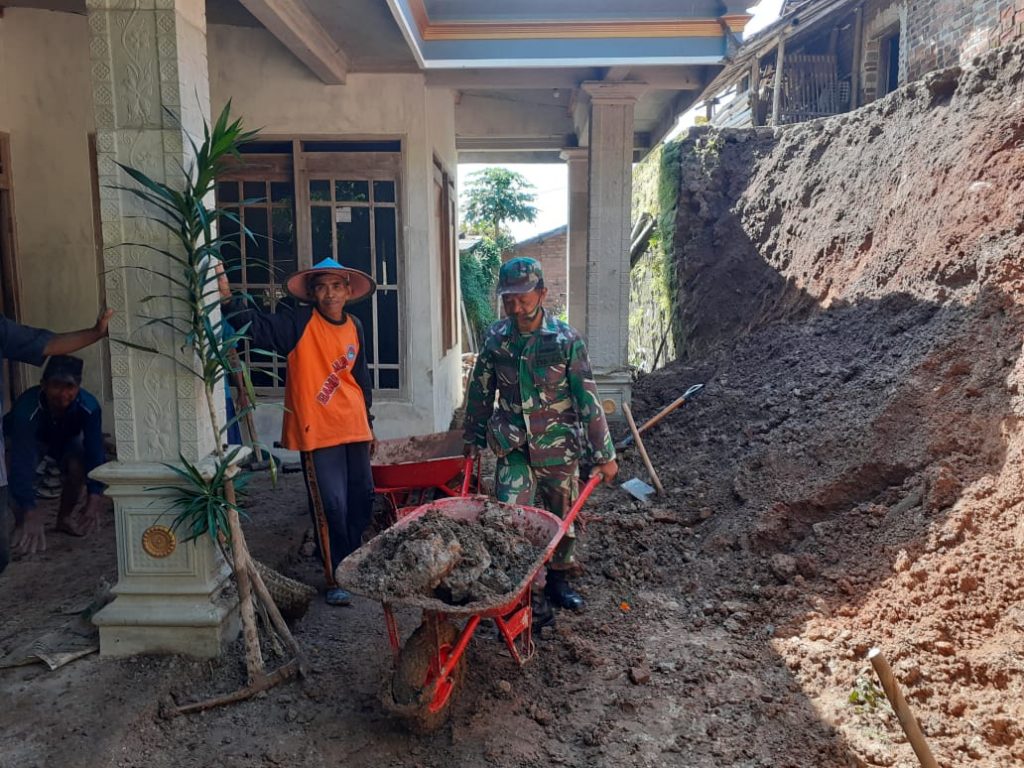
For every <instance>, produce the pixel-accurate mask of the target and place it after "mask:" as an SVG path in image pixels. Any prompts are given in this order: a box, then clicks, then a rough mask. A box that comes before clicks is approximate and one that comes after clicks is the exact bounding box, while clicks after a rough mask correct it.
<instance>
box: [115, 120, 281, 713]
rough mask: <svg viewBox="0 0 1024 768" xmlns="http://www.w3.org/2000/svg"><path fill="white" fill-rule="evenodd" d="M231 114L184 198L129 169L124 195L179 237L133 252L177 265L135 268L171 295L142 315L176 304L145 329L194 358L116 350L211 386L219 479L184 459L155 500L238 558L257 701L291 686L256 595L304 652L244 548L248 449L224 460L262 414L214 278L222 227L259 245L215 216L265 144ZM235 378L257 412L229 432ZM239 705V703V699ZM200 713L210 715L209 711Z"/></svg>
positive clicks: (200, 150)
mask: <svg viewBox="0 0 1024 768" xmlns="http://www.w3.org/2000/svg"><path fill="white" fill-rule="evenodd" d="M230 110H231V105H230V102H229V103H228V105H227V106H225V107H224V109H223V111H222V112H221V113H220V115H219V116H218V118H217V120H216V121H215V123H214V124H213V126H212V128H211V127H210V126H209V125H207V124H206V123H205V122H204V125H203V140H202V142H201V143H200V144H196V142H195V141H194V140H193V139H192V138H191V137H189V142H190V145H191V148H192V153H193V158H194V159H193V162H192V163H191V165H190V167H189V168H188V169H186V168H182V178H181V186H180V188H175V187H173V186H171V185H170V184H165V183H162V182H159V181H155V180H154V179H152V178H150V177H149V176H147V175H146V174H145V173H143V172H142V171H140V170H138V169H135V168H132V167H130V166H126V165H121V166H120V167H121V168H122V170H124V172H125V173H126V174H127V175H128V176H129V177H130V178H131V179H132V180H133V181H134V182H135V183H136V186H120V187H118V189H121V190H123V191H124V192H126V193H128V194H131V195H133V196H135V197H137V198H138V199H140V200H142V201H143V202H144V203H145V204H146V206H147V211H149V212H148V213H147V214H146V215H145V216H144V217H143V218H145V219H147V220H149V221H151V222H152V223H154V224H156V225H158V226H159V227H161V228H163V229H165V230H166V231H168V232H169V233H170V235H171V237H170V240H171V243H172V244H171V245H170V246H168V247H164V246H163V244H161V245H154V244H153V243H126V244H125V245H130V246H135V247H140V248H145V249H148V250H151V251H153V252H156V253H158V254H160V255H161V256H163V257H165V258H166V259H167V263H168V265H169V266H168V269H167V271H163V270H159V269H151V268H148V267H138V266H137V267H131V268H135V269H145V270H146V271H148V272H151V273H152V274H153V275H155V276H157V277H160V278H162V279H163V280H165V281H166V282H167V284H168V285H169V290H168V292H166V293H159V294H153V295H149V296H145V297H143V298H142V300H141V303H142V304H143V306H147V307H154V306H160V305H161V304H164V305H166V302H169V303H170V305H171V306H172V307H173V308H175V309H176V310H177V311H174V312H171V313H170V314H162V315H144V316H143V317H144V320H145V322H144V323H143V326H142V327H143V328H145V327H149V326H157V327H161V328H165V329H168V330H170V331H171V332H173V334H174V336H175V338H176V339H178V340H179V342H180V343H179V351H180V352H181V353H185V354H175V353H174V352H173V351H166V350H160V349H156V348H155V347H152V346H145V345H141V344H137V343H135V342H133V341H131V340H128V339H118V340H117V341H119V342H120V343H122V344H126V345H128V346H131V347H133V348H135V349H140V350H144V351H147V352H151V353H153V354H157V355H160V356H161V357H164V358H166V359H169V360H172V361H173V362H174V363H175V364H176V365H178V366H181V367H183V368H184V369H185V370H187V371H188V372H189V373H190V374H192V375H193V376H195V377H196V378H198V379H199V380H200V381H202V384H203V391H204V395H205V397H204V399H205V401H206V406H207V410H208V412H209V419H210V422H209V424H210V430H211V433H212V434H211V437H212V438H213V445H214V456H213V468H212V471H204V466H203V465H205V462H201V463H200V464H194V463H192V462H190V461H188V460H187V459H186V458H185V457H184V456H179V459H180V464H181V466H175V465H168V466H170V468H171V469H172V470H173V471H174V472H175V473H176V474H177V475H178V476H179V477H180V478H181V479H182V480H183V481H184V482H183V483H182V484H180V485H173V486H163V487H161V488H157V489H154V490H162V491H170V492H173V493H174V494H175V498H174V500H173V502H172V508H173V509H174V510H175V511H176V513H177V514H176V517H175V519H174V523H173V525H174V526H175V528H182V527H184V528H186V529H187V530H188V533H189V535H188V538H190V539H194V538H196V537H199V536H202V535H204V534H205V535H209V536H210V537H211V538H212V539H213V540H214V541H215V542H216V543H217V545H218V546H220V547H221V548H223V549H225V550H227V549H228V548H229V549H230V554H229V553H228V552H227V551H226V552H225V554H226V555H228V554H229V556H228V560H229V562H230V563H231V565H232V571H233V574H234V577H235V581H236V583H237V585H238V596H239V609H240V613H241V618H242V626H243V632H244V636H245V642H246V667H247V671H248V673H249V685H248V688H247V689H246V690H245V693H247V694H248V695H252V694H253V693H256V692H257V691H259V690H263V689H265V688H266V687H268V686H269V685H272V684H273V683H275V682H277V681H278V680H279V679H284V677H285V676H281V675H278V673H275V674H274V675H266V674H265V673H264V668H263V656H262V652H261V650H260V643H259V635H258V631H257V627H256V618H255V611H254V606H253V599H252V592H253V590H255V592H256V596H257V598H258V599H259V602H260V603H261V604H262V605H263V607H264V608H265V609H266V611H267V613H268V614H269V618H270V620H271V622H272V624H273V627H274V629H275V630H276V631H277V632H278V633H279V634H280V635H281V636H282V637H283V638H284V639H285V640H286V642H288V644H289V646H290V647H291V648H292V650H293V651H294V652H295V654H296V656H298V655H299V651H298V645H297V644H296V643H295V640H294V638H293V637H292V635H291V633H290V632H289V630H288V627H287V625H286V624H285V623H284V620H283V619H282V618H281V615H280V612H279V611H278V610H277V607H276V606H275V605H274V602H273V599H272V598H271V597H270V594H269V592H268V591H267V589H266V585H265V584H264V583H263V580H262V578H261V577H260V575H259V573H257V572H256V569H255V566H254V565H253V561H252V558H251V556H250V555H249V550H248V547H247V546H246V543H245V536H244V534H243V532H242V528H241V523H240V519H239V518H240V515H241V510H240V509H239V506H238V501H237V496H236V493H237V491H239V490H240V489H241V488H242V487H243V485H244V482H245V480H244V478H236V477H235V472H236V469H235V462H236V459H237V458H238V454H239V451H240V450H241V449H240V448H233V449H231V450H225V448H224V446H223V436H224V434H225V433H226V431H227V429H228V428H229V427H230V426H231V424H233V423H234V421H237V420H238V419H241V418H244V417H245V415H246V414H248V413H249V412H250V411H251V410H252V409H253V408H254V407H255V406H254V405H253V404H254V403H255V401H256V400H255V393H254V392H253V388H252V380H251V378H250V376H249V371H248V369H247V368H246V366H245V365H244V364H243V363H242V362H241V361H240V359H239V357H238V355H237V354H234V352H233V351H234V349H235V347H236V345H237V344H238V343H240V342H241V341H242V340H243V339H244V338H245V334H246V331H247V329H248V327H247V326H242V327H240V328H233V327H232V326H231V323H230V320H231V316H230V315H227V316H224V315H222V313H221V301H220V294H219V291H218V288H217V285H216V280H215V279H214V277H213V274H214V272H215V269H216V268H217V267H218V266H219V265H220V264H221V262H222V249H223V248H224V247H225V245H227V244H228V243H229V242H230V241H229V240H228V239H226V238H223V237H220V236H218V234H217V224H218V222H219V221H222V220H225V219H230V220H232V221H234V222H236V223H238V224H239V228H240V229H241V231H242V232H243V236H245V237H249V238H252V237H253V235H252V233H251V232H248V231H247V230H246V229H245V228H244V227H243V226H241V222H239V221H238V219H237V218H236V217H235V215H234V214H231V213H229V212H227V211H223V210H219V209H216V208H209V207H207V201H208V200H210V199H211V198H212V193H213V187H214V184H215V181H216V175H217V171H218V169H219V168H220V166H221V164H222V163H223V162H224V160H225V159H227V158H228V157H235V158H238V157H240V155H239V148H240V147H241V146H242V145H244V144H245V143H247V142H249V141H252V140H253V139H254V138H255V136H256V132H255V131H245V130H243V128H242V124H241V120H238V119H236V120H233V121H232V120H231V119H230ZM246 202H251V201H246ZM235 268H239V267H237V266H236V267H235ZM233 374H238V375H240V376H241V379H242V381H243V382H244V384H243V385H244V387H245V389H246V391H247V392H248V394H249V404H248V405H246V406H245V407H244V408H241V409H239V412H238V413H237V414H236V416H235V419H234V420H233V421H232V422H229V423H227V424H221V423H220V418H219V415H218V412H217V408H216V393H217V392H218V391H220V388H221V387H222V386H223V380H224V377H225V376H226V375H233ZM280 671H281V670H278V672H280ZM275 675H278V676H277V677H275ZM243 698H244V696H243ZM230 700H237V697H236V698H234V699H230ZM215 703H220V702H215ZM192 707H194V708H198V709H202V708H205V707H206V705H204V704H200V705H192Z"/></svg>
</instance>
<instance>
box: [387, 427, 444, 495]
mask: <svg viewBox="0 0 1024 768" xmlns="http://www.w3.org/2000/svg"><path fill="white" fill-rule="evenodd" d="M462 446H463V442H462V433H461V432H459V431H458V430H454V431H452V432H435V433H434V434H430V435H416V436H414V437H399V438H396V439H394V440H381V441H380V442H378V443H377V452H376V453H375V454H374V456H373V458H372V459H371V461H370V469H371V470H372V471H373V484H374V486H375V487H376V488H431V487H437V486H444V485H447V484H448V483H450V482H451V481H452V480H454V479H455V478H456V477H458V475H459V473H460V472H462V469H463V466H464V458H463V456H462Z"/></svg>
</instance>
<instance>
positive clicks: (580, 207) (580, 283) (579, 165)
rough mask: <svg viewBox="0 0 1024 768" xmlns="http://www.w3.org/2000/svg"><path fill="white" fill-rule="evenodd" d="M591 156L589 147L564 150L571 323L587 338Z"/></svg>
mask: <svg viewBox="0 0 1024 768" xmlns="http://www.w3.org/2000/svg"><path fill="white" fill-rule="evenodd" d="M589 155H590V150H589V149H587V147H574V148H572V149H566V150H563V151H562V155H561V157H562V159H563V160H565V162H566V165H567V166H568V170H569V226H568V237H567V238H566V258H567V260H568V262H567V269H566V275H567V276H568V280H567V281H566V296H567V302H566V304H567V307H568V311H569V323H570V324H571V325H572V327H573V328H575V329H576V330H577V331H579V332H580V333H582V334H583V335H584V336H586V334H587V290H586V289H587V228H588V227H589V225H590V222H589V206H590V191H589V189H588V184H589V182H590V179H589V172H588V166H589Z"/></svg>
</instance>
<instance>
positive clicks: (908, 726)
mask: <svg viewBox="0 0 1024 768" xmlns="http://www.w3.org/2000/svg"><path fill="white" fill-rule="evenodd" d="M868 661H870V662H871V666H872V667H874V669H875V674H876V675H878V679H879V680H880V681H881V682H882V690H884V691H885V695H886V698H888V699H889V703H890V704H892V708H893V710H895V712H896V717H897V718H898V719H899V721H900V725H901V726H902V727H903V732H904V733H905V734H906V735H907V740H908V741H910V746H911V747H913V748H914V754H915V755H917V759H918V760H919V761H920V762H921V768H939V764H938V763H937V762H935V757H934V756H933V755H932V751H931V749H929V748H928V742H927V741H925V738H924V734H923V733H922V732H921V726H919V725H918V724H917V719H916V718H915V717H914V713H913V712H911V711H910V707H909V706H908V705H907V700H906V699H905V698H903V692H902V691H901V690H900V687H899V684H898V683H897V682H896V677H895V675H893V673H892V669H891V668H890V667H889V662H887V661H886V660H885V657H884V656H883V655H882V651H881V650H880V649H879V648H872V649H871V650H870V651H868Z"/></svg>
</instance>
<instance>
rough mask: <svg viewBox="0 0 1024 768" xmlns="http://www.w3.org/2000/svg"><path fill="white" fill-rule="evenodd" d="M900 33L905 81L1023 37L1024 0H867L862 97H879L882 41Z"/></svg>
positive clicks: (901, 79)
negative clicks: (899, 0) (890, 35)
mask: <svg viewBox="0 0 1024 768" xmlns="http://www.w3.org/2000/svg"><path fill="white" fill-rule="evenodd" d="M894 30H899V31H900V35H901V41H900V42H901V48H902V50H901V52H900V59H901V60H900V82H901V83H906V82H910V81H912V80H917V79H919V78H921V77H922V76H923V75H924V74H926V73H928V72H930V71H932V70H935V69H943V68H945V67H952V66H956V65H965V64H967V63H969V62H970V60H971V59H973V58H974V57H975V56H978V55H980V54H982V53H985V52H986V51H988V50H990V49H992V48H994V47H996V46H999V45H1003V44H1006V43H1009V42H1012V41H1014V40H1020V39H1024V0H911V1H910V2H906V1H904V2H896V0H868V2H866V3H865V5H864V51H863V59H862V60H863V62H864V63H863V70H862V80H861V83H862V100H861V103H868V102H871V101H874V100H875V99H876V98H878V77H879V75H878V71H879V68H880V66H881V65H882V58H883V54H882V52H881V49H880V43H881V41H882V40H883V39H884V38H885V37H886V36H887V35H889V34H891V32H893V31H894Z"/></svg>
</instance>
